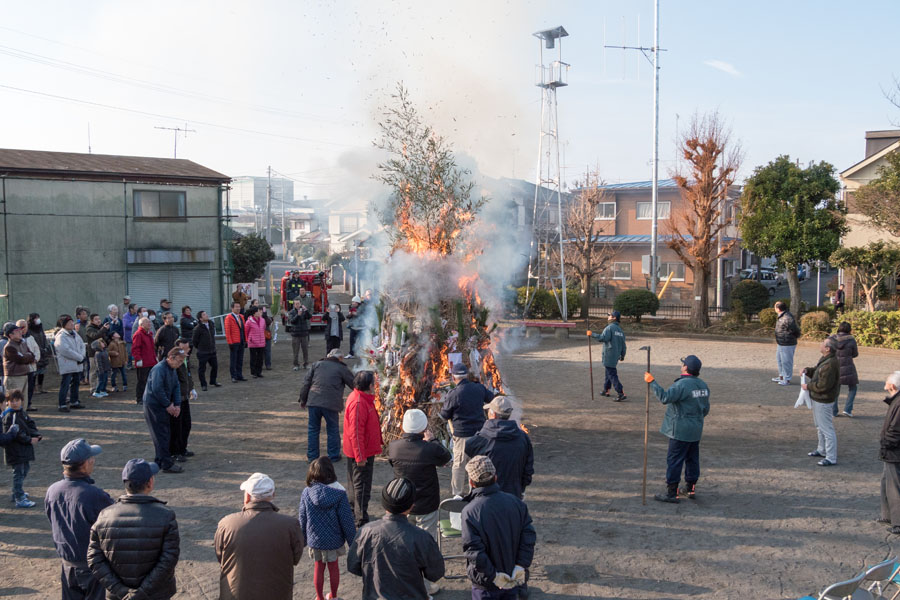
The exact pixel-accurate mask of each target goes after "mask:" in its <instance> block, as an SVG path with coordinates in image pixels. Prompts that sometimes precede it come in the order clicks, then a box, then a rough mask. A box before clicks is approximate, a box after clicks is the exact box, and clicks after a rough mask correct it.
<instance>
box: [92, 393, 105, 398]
mask: <svg viewBox="0 0 900 600" xmlns="http://www.w3.org/2000/svg"><path fill="white" fill-rule="evenodd" d="M91 396H93V397H94V398H102V397H103V394H101V393H100V392H94V393H93V394H91Z"/></svg>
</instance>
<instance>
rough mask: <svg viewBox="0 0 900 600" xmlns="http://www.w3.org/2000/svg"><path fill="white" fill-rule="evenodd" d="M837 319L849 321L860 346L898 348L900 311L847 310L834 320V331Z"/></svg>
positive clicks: (899, 340) (899, 347)
mask: <svg viewBox="0 0 900 600" xmlns="http://www.w3.org/2000/svg"><path fill="white" fill-rule="evenodd" d="M839 321H847V322H848V323H850V327H851V329H852V331H851V333H852V334H853V336H854V337H856V341H857V343H858V344H859V345H860V346H876V347H881V348H892V349H894V350H900V311H897V310H892V311H886V310H877V311H874V312H867V311H863V310H853V311H849V312H846V313H844V314H843V315H842V316H841V317H840V318H839V319H838V321H837V322H835V324H834V327H833V331H835V332H836V331H837V326H838V322H839Z"/></svg>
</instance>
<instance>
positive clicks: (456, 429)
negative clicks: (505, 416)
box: [441, 362, 494, 496]
mask: <svg viewBox="0 0 900 600" xmlns="http://www.w3.org/2000/svg"><path fill="white" fill-rule="evenodd" d="M450 375H451V376H452V377H453V383H454V384H456V387H455V388H453V389H452V390H450V391H449V392H448V393H447V395H446V396H444V406H443V408H441V417H442V418H443V419H444V420H445V421H450V431H451V432H452V433H453V469H452V474H451V476H450V490H451V491H452V492H453V495H454V496H464V495H465V494H467V493H468V491H469V483H468V479H467V477H466V440H467V439H469V438H470V437H472V436H473V435H475V434H476V433H478V432H479V431H480V430H481V427H482V426H483V425H484V421H485V418H484V405H485V404H487V403H488V402H490V401H491V400H493V399H494V394H493V393H492V392H491V391H490V390H489V389H487V388H486V387H484V386H483V385H481V384H480V383H478V382H477V381H470V380H469V369H468V368H466V365H464V364H463V363H461V362H459V363H456V364H454V365H453V368H451V369H450Z"/></svg>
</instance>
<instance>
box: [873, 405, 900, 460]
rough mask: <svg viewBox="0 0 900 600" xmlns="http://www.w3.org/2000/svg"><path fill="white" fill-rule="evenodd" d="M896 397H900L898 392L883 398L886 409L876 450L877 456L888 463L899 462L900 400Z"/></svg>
mask: <svg viewBox="0 0 900 600" xmlns="http://www.w3.org/2000/svg"><path fill="white" fill-rule="evenodd" d="M898 397H900V393H896V394H894V395H893V396H891V397H889V398H885V399H884V403H885V404H887V405H888V409H887V413H886V414H885V415H884V424H883V425H882V426H881V449H880V450H879V452H878V458H880V459H881V460H883V461H884V462H889V463H900V401H898V400H897V398H898Z"/></svg>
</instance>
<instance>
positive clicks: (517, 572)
mask: <svg viewBox="0 0 900 600" xmlns="http://www.w3.org/2000/svg"><path fill="white" fill-rule="evenodd" d="M512 580H513V583H515V584H516V585H525V569H523V568H522V567H520V566H519V565H516V568H515V569H513V572H512Z"/></svg>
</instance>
